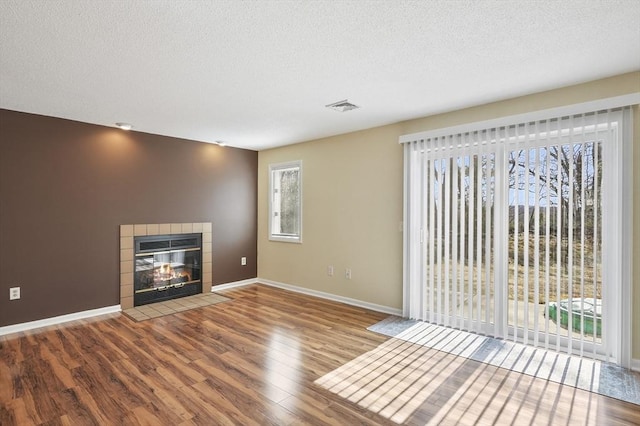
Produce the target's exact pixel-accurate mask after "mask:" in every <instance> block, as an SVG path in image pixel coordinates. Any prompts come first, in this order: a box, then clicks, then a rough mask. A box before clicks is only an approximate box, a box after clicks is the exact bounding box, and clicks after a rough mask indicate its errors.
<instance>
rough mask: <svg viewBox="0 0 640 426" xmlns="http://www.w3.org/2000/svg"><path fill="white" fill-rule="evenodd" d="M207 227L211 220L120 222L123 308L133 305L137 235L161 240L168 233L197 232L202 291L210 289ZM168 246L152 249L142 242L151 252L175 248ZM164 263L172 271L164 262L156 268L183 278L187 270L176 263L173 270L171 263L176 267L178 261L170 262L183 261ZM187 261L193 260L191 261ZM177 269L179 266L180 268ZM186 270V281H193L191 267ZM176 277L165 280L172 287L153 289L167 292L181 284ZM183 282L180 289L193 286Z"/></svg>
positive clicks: (174, 235) (178, 235) (180, 236)
mask: <svg viewBox="0 0 640 426" xmlns="http://www.w3.org/2000/svg"><path fill="white" fill-rule="evenodd" d="M211 228H212V224H211V222H192V223H140V224H126V225H120V307H121V308H122V309H123V310H124V309H129V308H133V306H134V296H135V292H136V288H135V285H134V281H135V267H136V265H135V263H136V256H135V251H136V246H137V244H136V241H137V239H138V238H139V237H160V236H162V237H163V238H159V239H158V240H156V241H162V240H163V239H164V240H166V236H170V237H171V240H172V241H173V240H180V239H183V237H185V236H186V235H190V234H199V235H200V236H201V245H202V249H201V262H199V264H200V282H201V286H202V293H210V292H211V283H212V281H213V279H212V267H211V264H212V253H211V245H212V233H211V230H212V229H211ZM149 241H154V239H150V240H149ZM174 244H179V242H178V241H176V242H174ZM165 245H166V243H165ZM170 246H171V242H170V243H169V247H165V249H153V248H151V247H150V246H148V245H146V244H145V245H144V247H145V248H146V249H149V250H150V251H146V252H145V253H146V254H147V255H148V254H149V253H154V252H161V251H168V250H166V249H167V248H168V249H177V248H176V247H170ZM182 248H184V249H189V248H193V247H184V246H183V247H181V249H182ZM142 257H143V256H142ZM169 260H171V259H169ZM154 261H155V260H154ZM159 262H162V259H159ZM147 263H149V262H147ZM167 263H168V264H169V265H168V267H170V268H172V269H174V271H171V269H169V270H167V267H166V266H165V270H164V271H160V270H159V274H160V273H164V274H167V273H168V274H170V275H168V276H171V275H179V276H180V275H181V276H182V277H183V278H180V279H182V280H185V278H184V272H187V273H189V271H185V270H184V268H181V267H178V268H177V269H179V271H178V272H176V271H175V269H176V268H174V266H176V267H177V266H178V265H173V266H172V265H171V263H174V264H176V263H185V264H186V263H187V262H178V261H173V262H166V261H165V262H164V264H167ZM190 264H193V262H191V263H190ZM162 265H163V264H162V263H161V264H160V268H162ZM180 269H182V270H181V271H180ZM190 273H191V280H188V281H194V279H193V278H194V276H195V275H194V273H193V271H191V272H190ZM168 276H167V275H164V276H163V278H167V277H168ZM178 281H179V279H175V278H174V281H173V282H169V283H168V285H172V287H167V286H164V287H165V288H164V289H162V290H155V289H154V290H153V291H157V292H164V291H169V293H167V294H171V293H172V292H177V291H178V289H180V288H181V286H180V284H182V283H181V282H178ZM183 283H184V286H183V287H187V288H186V289H184V290H188V289H193V286H192V287H189V285H190V284H187V281H183ZM148 285H149V284H148V283H147V286H148ZM157 287H158V288H161V287H163V285H161V284H159V285H158V286H157ZM149 292H150V290H149V291H147V293H149ZM148 303H149V302H148Z"/></svg>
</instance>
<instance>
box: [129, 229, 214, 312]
mask: <svg viewBox="0 0 640 426" xmlns="http://www.w3.org/2000/svg"><path fill="white" fill-rule="evenodd" d="M201 239H202V238H201V234H188V235H184V234H180V235H159V236H147V237H136V239H135V249H136V251H135V276H134V287H135V289H134V305H135V306H139V305H144V304H147V303H153V302H158V301H162V300H168V299H175V298H178V297H184V296H189V295H193V294H198V293H201V292H202V280H201V269H200V265H201V263H202V253H201V251H202V248H201Z"/></svg>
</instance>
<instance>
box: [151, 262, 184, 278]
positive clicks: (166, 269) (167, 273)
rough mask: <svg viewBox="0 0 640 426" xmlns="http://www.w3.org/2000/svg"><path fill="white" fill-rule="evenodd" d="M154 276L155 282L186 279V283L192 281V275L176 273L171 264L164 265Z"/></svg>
mask: <svg viewBox="0 0 640 426" xmlns="http://www.w3.org/2000/svg"><path fill="white" fill-rule="evenodd" d="M154 275H155V276H154V277H153V278H154V281H155V282H163V281H171V280H173V279H176V278H186V280H184V281H191V275H190V274H189V273H188V272H187V271H184V270H180V271H176V270H175V269H173V268H172V267H171V265H170V264H169V263H164V264H162V265H161V266H160V268H158V269H156V270H155V274H154Z"/></svg>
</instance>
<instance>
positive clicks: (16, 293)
mask: <svg viewBox="0 0 640 426" xmlns="http://www.w3.org/2000/svg"><path fill="white" fill-rule="evenodd" d="M18 299H20V287H11V288H10V289H9V300H18Z"/></svg>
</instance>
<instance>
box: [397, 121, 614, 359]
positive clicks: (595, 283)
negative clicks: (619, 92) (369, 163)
mask: <svg viewBox="0 0 640 426" xmlns="http://www.w3.org/2000/svg"><path fill="white" fill-rule="evenodd" d="M620 121H621V112H619V111H616V112H605V113H600V114H598V113H593V114H583V115H577V116H570V117H559V118H555V119H550V120H542V121H535V122H527V123H523V124H518V125H513V126H505V127H500V128H491V129H485V130H481V131H475V132H467V133H460V134H452V135H445V136H440V137H437V138H433V139H431V140H429V139H422V140H417V141H415V142H413V143H407V144H406V145H405V200H407V198H410V199H409V200H408V201H407V203H406V216H405V220H406V222H407V223H406V226H405V315H407V316H410V317H413V318H417V319H423V320H426V321H429V322H433V323H436V324H442V325H445V326H450V327H454V328H460V329H465V330H470V331H475V332H478V333H482V334H487V335H491V336H495V337H500V338H506V339H510V340H513V341H517V342H522V343H526V344H531V345H535V346H540V347H545V348H549V349H555V350H560V351H563V352H567V353H579V354H582V355H589V356H592V357H596V358H599V357H610V356H612V357H614V358H615V356H616V351H617V349H616V348H618V343H619V333H616V324H619V321H620V316H619V314H618V312H619V304H620V302H621V296H620V295H621V285H620V279H619V270H620V266H619V265H620V259H619V256H618V258H616V256H617V254H619V247H620V244H619V241H620V235H616V232H615V230H616V229H620V227H619V224H618V222H619V221H618V218H619V210H620V205H621V199H620V197H621V194H620V190H619V181H620V180H619V173H618V170H617V169H618V158H619V152H620V146H619V144H620V139H621V138H620V134H621V129H620V126H619V123H620Z"/></svg>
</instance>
